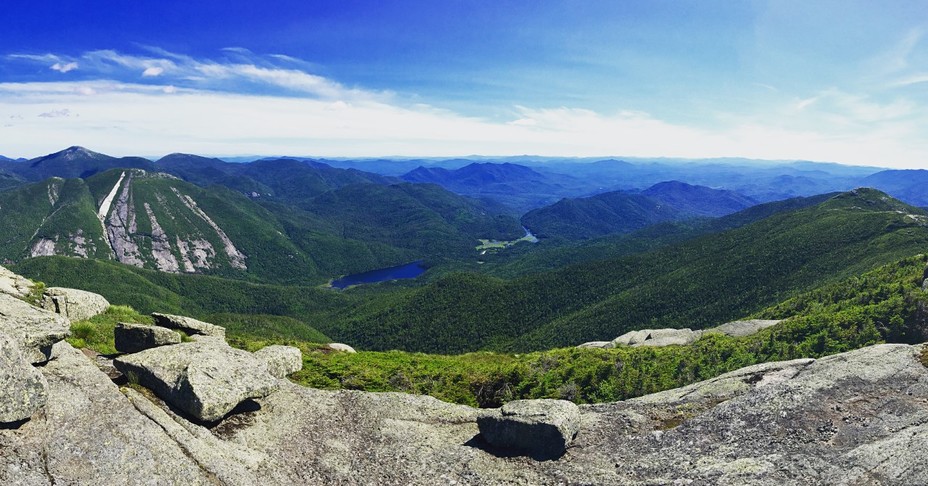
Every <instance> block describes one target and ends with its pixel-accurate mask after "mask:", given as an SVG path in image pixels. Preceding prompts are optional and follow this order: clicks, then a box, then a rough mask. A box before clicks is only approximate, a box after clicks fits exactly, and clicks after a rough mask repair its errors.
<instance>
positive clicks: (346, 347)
mask: <svg viewBox="0 0 928 486" xmlns="http://www.w3.org/2000/svg"><path fill="white" fill-rule="evenodd" d="M325 347H327V348H329V349H331V350H332V351H342V352H345V353H357V351H355V349H354V348H352V347H351V346H349V345H347V344H342V343H329V344H326V345H325Z"/></svg>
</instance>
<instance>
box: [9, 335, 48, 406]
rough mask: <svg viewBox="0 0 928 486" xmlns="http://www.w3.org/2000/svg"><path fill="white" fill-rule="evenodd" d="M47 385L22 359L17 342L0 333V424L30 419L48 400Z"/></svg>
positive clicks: (42, 377) (36, 371) (35, 370)
mask: <svg viewBox="0 0 928 486" xmlns="http://www.w3.org/2000/svg"><path fill="white" fill-rule="evenodd" d="M47 387H48V384H47V383H46V382H45V377H44V376H42V373H40V372H39V371H38V370H37V369H36V368H34V367H33V366H32V363H29V362H28V361H26V360H25V359H24V358H23V354H22V350H21V348H20V346H19V343H17V342H14V341H13V340H12V339H10V338H9V337H7V336H5V335H3V334H0V423H10V422H18V421H21V420H26V419H28V418H30V417H32V414H34V413H35V412H36V411H37V410H38V409H39V408H41V407H42V406H44V405H45V402H46V400H47V399H48V392H47V391H46V388H47Z"/></svg>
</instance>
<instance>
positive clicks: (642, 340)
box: [577, 319, 783, 348]
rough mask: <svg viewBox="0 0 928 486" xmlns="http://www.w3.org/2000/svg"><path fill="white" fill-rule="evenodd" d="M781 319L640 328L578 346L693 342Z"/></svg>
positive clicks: (748, 332)
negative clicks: (700, 326) (706, 326)
mask: <svg viewBox="0 0 928 486" xmlns="http://www.w3.org/2000/svg"><path fill="white" fill-rule="evenodd" d="M781 322H783V321H782V320H764V319H750V320H743V321H732V322H726V323H725V324H722V325H721V326H717V327H713V328H709V329H704V330H697V331H693V330H692V329H671V328H668V329H641V330H638V331H629V332H627V333H625V334H623V335H621V336H619V337H617V338H615V339H613V340H612V341H591V342H588V343H583V344H581V345H579V346H577V347H578V348H613V347H615V346H671V345H681V346H685V345H687V344H693V343H694V342H696V341H697V340H698V339H699V338H701V337H702V336H703V334H706V333H710V332H716V333H721V334H725V335H727V336H732V337H743V336H749V335H751V334H755V333H757V332H760V331H761V330H764V329H766V328H768V327H770V326H775V325H777V324H779V323H781Z"/></svg>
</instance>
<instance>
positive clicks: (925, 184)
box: [862, 169, 928, 207]
mask: <svg viewBox="0 0 928 486" xmlns="http://www.w3.org/2000/svg"><path fill="white" fill-rule="evenodd" d="M862 185H864V186H867V187H873V188H876V189H879V190H881V191H885V192H887V193H889V194H891V195H893V196H894V197H897V198H899V199H901V200H903V201H905V202H907V203H909V204H914V205H916V206H923V207H924V206H928V170H924V169H914V170H884V171H882V172H877V173H876V174H873V175H871V176H869V177H867V178H865V179H864V180H863V182H862Z"/></svg>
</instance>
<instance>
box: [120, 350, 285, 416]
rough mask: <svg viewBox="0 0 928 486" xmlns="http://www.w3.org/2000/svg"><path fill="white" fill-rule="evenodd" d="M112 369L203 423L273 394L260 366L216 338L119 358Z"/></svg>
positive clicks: (269, 378) (273, 385) (270, 378)
mask: <svg viewBox="0 0 928 486" xmlns="http://www.w3.org/2000/svg"><path fill="white" fill-rule="evenodd" d="M113 364H114V365H115V366H116V368H117V369H118V370H119V371H121V372H122V373H123V374H125V375H126V376H132V375H134V376H137V377H138V380H139V383H140V384H141V385H143V386H145V387H147V388H150V389H151V390H153V391H154V392H155V393H156V394H157V395H158V396H159V397H160V398H161V399H163V400H165V401H167V402H169V403H171V404H172V405H174V406H175V407H177V408H178V409H180V410H182V411H184V412H186V413H188V414H190V415H191V416H193V417H194V418H196V419H198V420H202V421H207V422H210V421H216V420H219V419H221V418H222V417H224V416H225V415H226V414H228V413H229V412H230V411H232V409H234V408H235V407H236V406H237V405H239V404H240V403H242V402H243V401H245V400H247V399H249V398H260V397H265V396H267V395H268V394H270V393H271V392H273V391H274V390H275V389H276V388H277V379H276V378H274V377H273V376H271V375H270V373H268V370H267V364H266V363H265V362H264V361H262V360H260V359H258V358H256V357H255V356H254V355H253V354H251V353H249V352H247V351H242V350H240V349H234V348H232V347H230V346H228V345H226V344H225V343H223V342H221V341H219V340H218V339H217V338H209V339H202V340H198V341H194V342H189V343H181V344H175V345H173V346H161V347H157V348H151V349H147V350H145V351H142V352H139V353H134V354H128V355H124V356H120V357H119V358H116V359H115V360H114V361H113Z"/></svg>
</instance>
